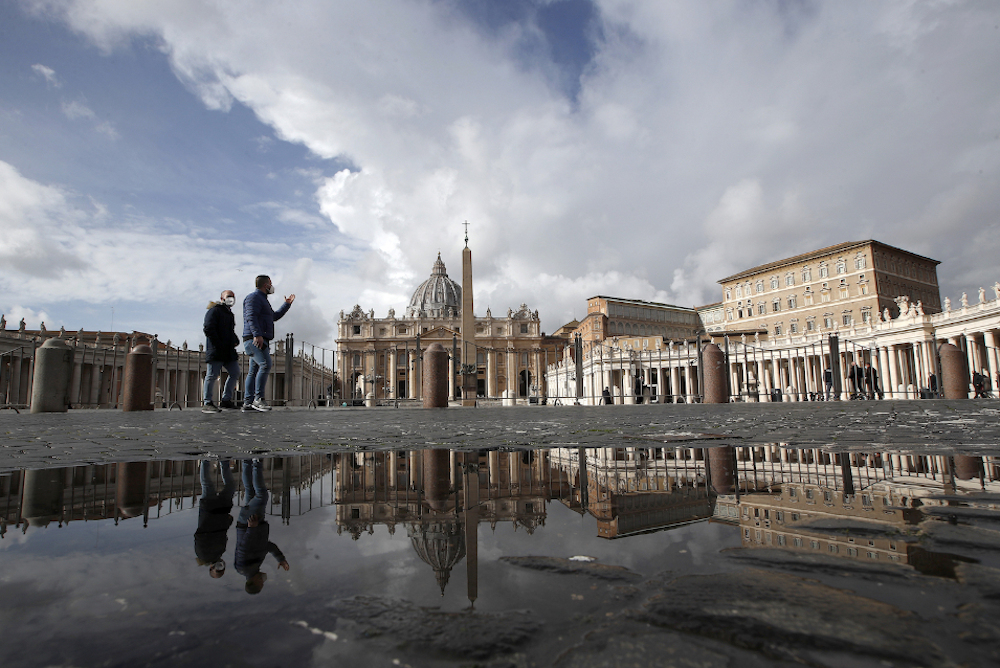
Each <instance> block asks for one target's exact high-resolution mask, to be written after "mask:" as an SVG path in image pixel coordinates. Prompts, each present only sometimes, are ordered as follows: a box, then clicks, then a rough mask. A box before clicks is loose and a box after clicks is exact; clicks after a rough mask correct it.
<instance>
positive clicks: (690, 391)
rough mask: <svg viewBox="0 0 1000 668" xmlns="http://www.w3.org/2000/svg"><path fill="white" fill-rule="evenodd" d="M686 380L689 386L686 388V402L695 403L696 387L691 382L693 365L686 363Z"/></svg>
mask: <svg viewBox="0 0 1000 668" xmlns="http://www.w3.org/2000/svg"><path fill="white" fill-rule="evenodd" d="M684 382H685V383H686V385H687V387H685V388H684V403H686V404H693V403H694V388H693V383H692V382H691V365H690V364H686V365H685V366H684Z"/></svg>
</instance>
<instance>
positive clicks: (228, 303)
mask: <svg viewBox="0 0 1000 668" xmlns="http://www.w3.org/2000/svg"><path fill="white" fill-rule="evenodd" d="M222 303H223V304H225V305H226V306H232V305H233V304H235V303H236V297H226V298H225V299H224V300H222Z"/></svg>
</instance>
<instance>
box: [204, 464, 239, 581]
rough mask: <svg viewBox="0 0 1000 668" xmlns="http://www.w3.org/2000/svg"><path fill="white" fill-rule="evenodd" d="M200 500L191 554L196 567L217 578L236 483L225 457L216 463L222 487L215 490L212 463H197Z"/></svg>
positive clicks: (222, 570) (223, 565)
mask: <svg viewBox="0 0 1000 668" xmlns="http://www.w3.org/2000/svg"><path fill="white" fill-rule="evenodd" d="M200 468H201V472H200V478H201V500H199V501H198V530H197V531H195V532H194V553H195V555H196V556H197V557H198V565H199V566H208V574H209V575H211V576H212V577H213V578H221V577H222V576H223V575H224V574H225V572H226V562H225V561H223V560H222V555H224V554H225V553H226V542H227V533H228V532H229V525H231V524H232V523H233V515H232V512H233V494H234V493H235V492H236V482H235V481H234V480H233V473H232V471H230V469H229V460H228V459H225V460H223V461H222V463H221V464H220V465H219V468H220V470H221V472H222V490H221V491H216V489H215V480H214V476H213V475H212V462H211V461H209V460H207V459H206V460H205V461H203V462H201V466H200Z"/></svg>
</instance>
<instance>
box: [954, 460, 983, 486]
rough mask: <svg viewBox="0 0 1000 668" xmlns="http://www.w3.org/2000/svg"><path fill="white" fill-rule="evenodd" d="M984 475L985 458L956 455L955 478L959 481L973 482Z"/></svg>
mask: <svg viewBox="0 0 1000 668" xmlns="http://www.w3.org/2000/svg"><path fill="white" fill-rule="evenodd" d="M982 474H983V458H982V457H970V456H969V455H955V477H956V478H958V479H959V480H973V479H975V478H978V477H979V476H981V475H982Z"/></svg>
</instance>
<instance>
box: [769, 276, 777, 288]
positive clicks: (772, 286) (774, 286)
mask: <svg viewBox="0 0 1000 668" xmlns="http://www.w3.org/2000/svg"><path fill="white" fill-rule="evenodd" d="M771 289H772V290H777V289H778V277H777V276H775V277H773V278H772V279H771Z"/></svg>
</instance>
